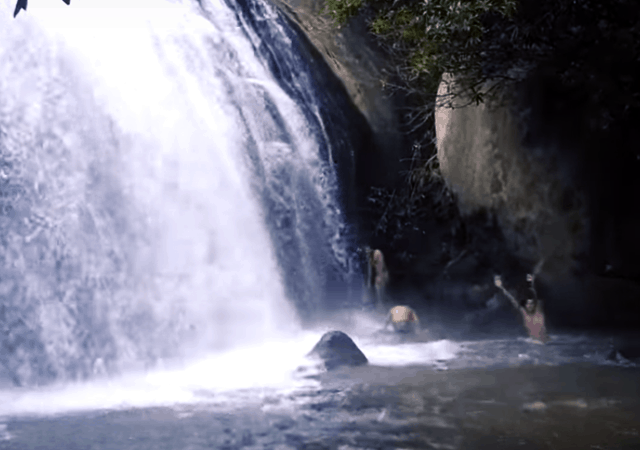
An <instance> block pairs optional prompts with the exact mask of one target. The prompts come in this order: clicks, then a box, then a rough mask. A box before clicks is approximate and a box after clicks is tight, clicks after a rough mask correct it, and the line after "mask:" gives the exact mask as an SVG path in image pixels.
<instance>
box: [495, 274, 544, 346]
mask: <svg viewBox="0 0 640 450" xmlns="http://www.w3.org/2000/svg"><path fill="white" fill-rule="evenodd" d="M527 281H528V282H529V283H530V284H531V286H530V289H531V291H532V293H533V298H528V299H527V300H526V302H525V303H524V306H522V305H520V303H518V301H517V300H516V299H515V297H514V296H513V295H511V293H510V292H509V291H507V290H506V289H505V288H504V286H503V285H502V280H501V279H500V277H499V276H498V275H496V276H495V277H494V283H495V285H496V287H498V288H499V289H500V290H501V291H502V292H503V293H504V295H505V296H506V297H507V298H508V299H509V301H510V302H511V304H512V305H513V306H514V307H515V308H516V309H517V310H518V311H520V314H521V315H522V319H523V322H524V326H525V328H526V329H527V332H528V333H529V337H531V338H532V339H535V340H536V341H539V342H542V343H545V342H547V341H548V340H549V336H548V335H547V328H546V327H545V320H544V311H543V309H542V301H541V300H539V299H538V294H537V292H536V289H535V285H534V282H535V275H534V274H527Z"/></svg>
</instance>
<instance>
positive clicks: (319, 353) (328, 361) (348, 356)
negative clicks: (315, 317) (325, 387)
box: [307, 331, 368, 370]
mask: <svg viewBox="0 0 640 450" xmlns="http://www.w3.org/2000/svg"><path fill="white" fill-rule="evenodd" d="M307 357H309V358H313V359H320V360H321V361H322V363H323V365H324V368H325V369H326V370H334V369H337V368H338V367H343V366H361V365H364V364H367V362H368V360H367V357H366V356H364V353H362V351H361V350H360V349H359V348H358V346H357V345H356V344H355V343H354V342H353V340H351V338H350V337H349V336H347V335H346V334H345V333H343V332H342V331H329V332H327V333H325V334H324V335H322V337H321V338H320V340H319V341H318V343H317V344H316V345H315V346H314V347H313V349H312V350H311V351H310V352H309V353H308V354H307Z"/></svg>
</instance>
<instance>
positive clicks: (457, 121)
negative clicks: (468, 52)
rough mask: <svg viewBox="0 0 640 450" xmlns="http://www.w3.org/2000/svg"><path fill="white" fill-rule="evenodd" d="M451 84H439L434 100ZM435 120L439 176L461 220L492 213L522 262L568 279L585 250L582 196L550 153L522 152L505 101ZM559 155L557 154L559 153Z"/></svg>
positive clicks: (457, 108) (459, 102) (457, 102)
mask: <svg viewBox="0 0 640 450" xmlns="http://www.w3.org/2000/svg"><path fill="white" fill-rule="evenodd" d="M452 82H453V80H452V79H451V77H449V76H445V78H444V79H443V83H442V84H441V86H440V89H439V94H441V95H445V94H446V91H447V90H448V89H449V87H450V86H452V84H448V83H452ZM452 103H453V105H452V106H454V109H451V108H447V107H443V108H439V109H438V110H437V112H436V136H437V148H438V160H439V162H440V169H441V170H442V174H443V175H444V176H445V179H446V180H447V184H448V185H449V186H450V187H451V188H453V190H454V191H455V192H456V193H457V194H458V198H459V207H460V210H461V212H463V213H464V214H466V215H469V214H473V213H476V212H478V211H480V210H487V211H495V213H496V215H497V218H498V221H499V222H500V225H501V228H502V230H503V232H504V234H505V237H506V238H507V240H508V241H509V243H510V246H511V247H512V249H513V250H514V252H515V253H516V254H517V255H518V257H519V258H520V259H521V260H524V261H528V262H530V263H531V264H532V267H533V265H534V264H535V263H536V262H537V261H538V260H540V259H541V258H543V257H544V258H545V261H546V262H545V267H544V269H545V270H546V271H547V272H553V273H554V274H562V275H565V274H567V273H568V272H569V271H570V270H571V269H572V267H573V266H574V260H573V259H574V256H575V255H576V254H578V253H580V252H582V251H584V250H585V249H586V245H587V239H588V235H587V233H588V229H589V222H588V220H589V218H588V209H587V207H588V205H587V199H586V197H585V193H584V192H583V191H582V190H581V188H580V187H579V186H577V184H576V183H575V182H574V180H572V179H571V177H570V176H568V174H567V173H565V171H563V169H562V168H561V167H560V165H559V163H558V161H557V158H555V159H554V157H553V155H552V152H551V151H550V150H544V149H542V148H536V147H535V146H534V147H531V148H529V147H528V146H525V145H524V143H523V136H522V123H521V121H520V118H519V115H518V113H517V111H515V110H514V109H513V105H512V103H513V102H512V101H510V97H509V96H508V94H507V93H505V95H504V97H503V98H501V99H498V100H496V101H487V102H485V103H483V104H480V105H477V106H476V105H471V106H466V107H462V106H463V105H465V104H467V103H468V102H467V101H466V99H454V101H453V102H452ZM559 153H562V152H560V151H559Z"/></svg>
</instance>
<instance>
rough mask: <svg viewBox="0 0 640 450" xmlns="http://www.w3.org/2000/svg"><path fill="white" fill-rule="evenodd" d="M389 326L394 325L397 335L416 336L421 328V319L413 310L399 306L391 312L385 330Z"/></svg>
mask: <svg viewBox="0 0 640 450" xmlns="http://www.w3.org/2000/svg"><path fill="white" fill-rule="evenodd" d="M389 324H392V325H393V330H394V331H395V332H396V333H407V334H414V333H415V332H416V331H418V329H419V327H420V319H418V315H417V314H416V312H415V311H414V310H413V309H411V308H409V307H408V306H403V305H398V306H394V307H393V308H391V309H390V310H389V313H388V314H387V317H386V319H385V322H384V329H385V330H386V329H387V327H388V326H389Z"/></svg>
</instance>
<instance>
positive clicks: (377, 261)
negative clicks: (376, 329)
mask: <svg viewBox="0 0 640 450" xmlns="http://www.w3.org/2000/svg"><path fill="white" fill-rule="evenodd" d="M365 251H366V254H367V269H368V270H367V293H368V295H369V296H370V297H374V298H375V300H374V302H375V306H376V308H377V309H381V308H382V307H383V306H384V301H385V297H386V289H387V284H388V283H389V271H388V270H387V265H386V264H385V262H384V255H383V254H382V251H381V250H378V249H375V250H374V249H371V248H369V247H366V248H365Z"/></svg>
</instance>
